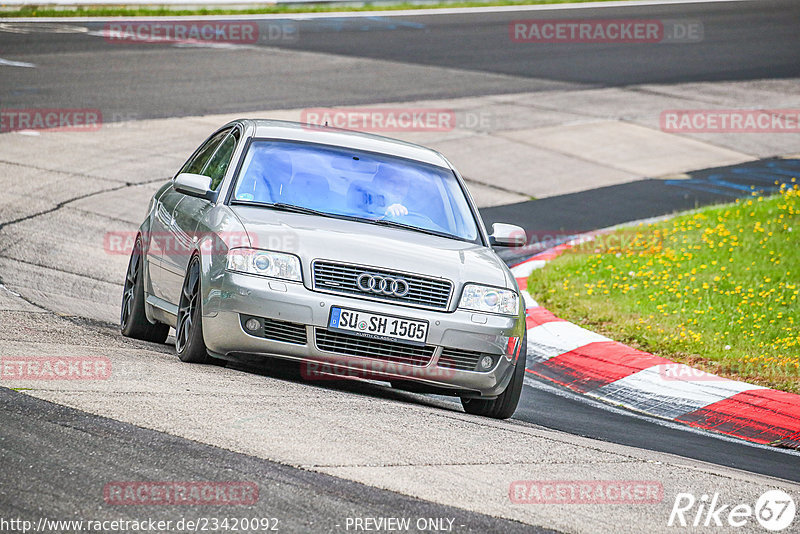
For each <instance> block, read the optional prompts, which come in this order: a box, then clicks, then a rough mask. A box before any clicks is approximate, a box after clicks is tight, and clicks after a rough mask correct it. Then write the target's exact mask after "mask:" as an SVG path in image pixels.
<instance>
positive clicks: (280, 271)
mask: <svg viewBox="0 0 800 534" xmlns="http://www.w3.org/2000/svg"><path fill="white" fill-rule="evenodd" d="M227 269H228V270H229V271H236V272H239V273H246V274H255V275H259V276H268V277H270V278H282V279H283V280H290V281H292V282H302V281H303V276H302V274H301V271H300V258H298V257H297V256H295V255H293V254H286V253H284V252H271V251H269V250H258V249H253V248H234V249H231V250H229V251H228V262H227Z"/></svg>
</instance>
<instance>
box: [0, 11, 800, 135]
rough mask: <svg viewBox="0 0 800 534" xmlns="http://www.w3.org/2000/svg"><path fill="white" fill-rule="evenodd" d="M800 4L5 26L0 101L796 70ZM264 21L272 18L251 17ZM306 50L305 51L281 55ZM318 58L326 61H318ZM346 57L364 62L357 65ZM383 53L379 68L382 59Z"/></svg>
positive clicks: (219, 99)
mask: <svg viewBox="0 0 800 534" xmlns="http://www.w3.org/2000/svg"><path fill="white" fill-rule="evenodd" d="M567 18H569V19H598V18H605V19H608V18H647V19H663V20H678V21H699V22H701V23H702V25H703V40H702V41H700V42H694V43H691V44H688V43H674V44H662V43H658V44H634V45H630V44H600V45H597V44H593V45H586V44H581V43H573V44H568V43H558V44H524V43H514V42H512V41H511V40H510V38H509V33H508V25H509V22H511V21H513V20H517V19H567ZM798 20H800V4H798V3H797V2H794V1H792V0H779V1H776V0H759V1H753V2H715V3H707V4H677V5H664V6H646V7H645V6H642V7H624V8H597V9H580V10H569V11H564V10H554V11H535V12H504V13H480V14H473V15H466V14H463V15H415V16H397V17H395V16H393V17H386V16H363V17H357V18H350V19H348V18H344V17H333V18H321V19H314V20H300V21H297V22H291V21H287V22H288V23H291V24H297V34H296V38H293V39H275V40H267V41H266V42H259V44H258V45H257V46H252V47H251V49H249V50H247V51H246V52H243V51H242V50H236V51H235V56H234V55H233V54H234V52H233V51H231V50H228V49H226V48H225V47H224V46H223V47H222V48H217V49H215V48H205V47H199V48H191V47H189V48H185V47H184V48H176V47H174V46H171V45H159V44H142V43H139V44H131V43H119V42H109V41H108V40H106V39H104V38H103V37H102V36H98V35H94V36H93V35H89V34H87V33H80V32H77V33H76V31H75V28H76V27H78V28H84V27H87V26H88V28H89V29H90V30H92V31H95V32H99V31H101V30H102V29H103V27H104V24H105V23H103V22H95V23H91V24H80V25H77V24H75V25H70V24H69V23H64V24H49V25H48V24H45V23H40V24H37V25H30V24H28V25H25V24H19V23H16V24H15V23H5V24H4V25H3V26H4V27H0V29H2V30H3V31H0V58H5V59H8V58H11V59H13V60H16V61H24V62H29V63H33V64H35V65H38V66H41V67H42V68H14V69H8V68H6V69H4V71H3V76H2V77H0V102H2V104H3V107H6V108H26V107H52V106H55V105H57V106H59V107H62V108H81V107H90V108H99V109H101V110H102V111H103V117H104V120H105V121H113V120H115V119H117V120H125V119H128V118H133V119H143V118H153V117H179V116H186V115H205V114H212V113H226V112H246V111H248V110H263V109H276V108H281V109H283V108H299V107H305V106H336V105H355V104H369V103H377V102H398V101H408V100H422V99H434V98H454V97H466V96H475V95H484V94H501V93H516V92H527V91H530V92H535V91H543V92H544V91H553V90H567V89H572V90H575V89H581V88H586V89H589V88H596V87H606V86H622V85H628V84H634V83H635V84H644V83H673V82H690V81H722V80H752V79H761V78H787V77H793V76H797V75H800V62H799V61H798V57H800V34H798V32H797V21H798ZM260 24H261V31H262V33H263V34H264V35H266V36H267V38H268V37H269V28H270V26H272V27H275V26H276V25H277V26H280V24H281V21H280V20H277V19H269V20H265V21H262V22H261V23H260ZM298 51H304V52H308V53H309V54H306V55H302V54H301V55H296V54H295V55H291V56H287V55H286V53H287V52H298ZM319 54H325V56H319ZM348 58H351V59H352V58H358V59H360V60H364V59H374V60H380V61H376V62H375V63H374V64H371V65H365V64H363V63H360V64H355V63H352V62H349V61H348ZM387 62H391V63H387Z"/></svg>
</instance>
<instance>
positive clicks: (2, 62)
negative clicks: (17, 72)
mask: <svg viewBox="0 0 800 534" xmlns="http://www.w3.org/2000/svg"><path fill="white" fill-rule="evenodd" d="M0 67H25V68H29V69H35V68H36V65H34V64H33V63H27V62H25V61H13V60H10V59H3V58H1V57H0Z"/></svg>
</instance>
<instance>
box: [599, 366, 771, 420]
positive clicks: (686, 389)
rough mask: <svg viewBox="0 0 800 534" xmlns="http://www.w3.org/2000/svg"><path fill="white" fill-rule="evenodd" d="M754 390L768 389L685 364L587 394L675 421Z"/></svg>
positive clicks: (649, 371)
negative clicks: (684, 377)
mask: <svg viewBox="0 0 800 534" xmlns="http://www.w3.org/2000/svg"><path fill="white" fill-rule="evenodd" d="M683 376H693V377H695V379H694V380H681V379H680V378H679V377H683ZM753 389H765V388H764V387H763V386H755V385H753V384H747V383H745V382H738V381H735V380H728V379H726V378H721V377H718V376H715V375H711V374H708V373H703V372H701V371H698V370H696V369H692V368H691V367H688V366H686V365H683V364H678V363H668V364H660V365H654V366H653V367H648V368H647V369H644V370H642V371H639V372H638V373H634V374H632V375H629V376H626V377H625V378H621V379H619V380H617V381H616V382H612V383H611V384H607V385H605V386H603V387H601V388H598V389H596V390H594V391H592V392H590V393H588V394H589V395H591V396H592V397H595V398H598V399H601V400H604V401H606V402H611V403H613V404H622V405H623V406H626V407H628V408H631V409H634V410H638V411H642V412H646V413H651V414H655V415H658V416H660V417H666V418H668V419H675V418H677V417H680V416H681V415H684V414H686V413H689V412H693V411H695V410H698V409H700V408H703V407H705V406H708V405H709V404H714V403H715V402H719V401H721V400H725V399H727V398H730V397H732V396H733V395H736V394H737V393H741V392H742V391H748V390H753Z"/></svg>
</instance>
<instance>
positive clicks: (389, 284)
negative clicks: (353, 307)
mask: <svg viewBox="0 0 800 534" xmlns="http://www.w3.org/2000/svg"><path fill="white" fill-rule="evenodd" d="M358 289H360V290H361V291H364V292H367V293H377V294H378V295H386V296H388V297H405V296H406V295H408V290H409V289H410V288H409V286H408V282H406V281H405V280H403V279H402V278H392V277H390V276H381V275H379V274H370V273H364V274H362V275H361V276H359V277H358Z"/></svg>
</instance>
